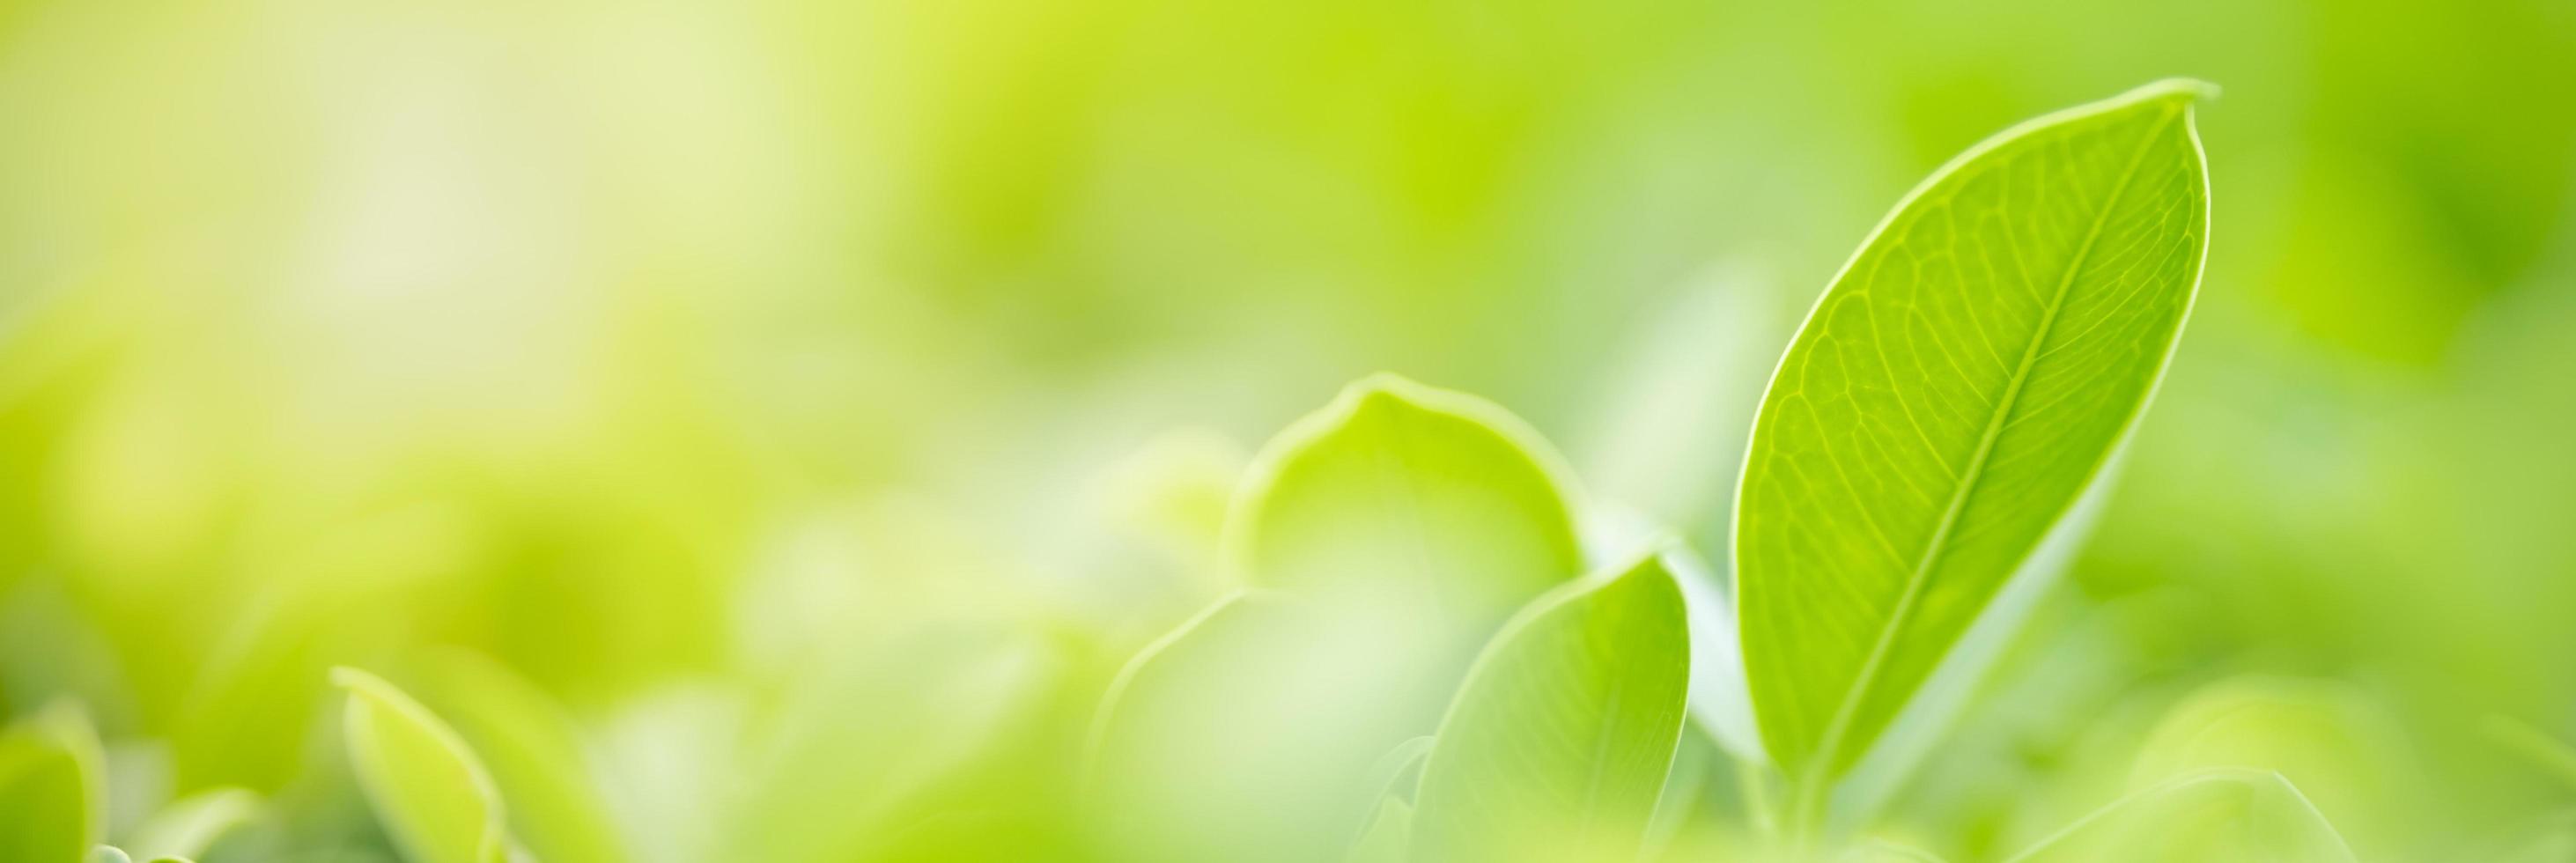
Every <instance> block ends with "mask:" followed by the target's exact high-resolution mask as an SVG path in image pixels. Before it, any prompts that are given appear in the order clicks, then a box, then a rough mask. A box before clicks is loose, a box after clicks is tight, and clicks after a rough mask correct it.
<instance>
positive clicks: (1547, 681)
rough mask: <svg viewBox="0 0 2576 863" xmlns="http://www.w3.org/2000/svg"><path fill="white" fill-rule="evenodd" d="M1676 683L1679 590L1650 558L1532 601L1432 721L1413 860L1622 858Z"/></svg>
mask: <svg viewBox="0 0 2576 863" xmlns="http://www.w3.org/2000/svg"><path fill="white" fill-rule="evenodd" d="M1689 687H1690V637H1689V625H1688V622H1687V618H1686V617H1685V614H1684V611H1683V608H1682V595H1681V590H1680V588H1679V587H1678V586H1676V585H1675V584H1674V583H1673V577H1672V575H1671V574H1670V573H1668V572H1667V571H1666V570H1665V568H1664V566H1663V564H1662V563H1661V561H1660V560H1658V559H1657V558H1654V557H1649V558H1647V559H1645V560H1643V561H1640V562H1638V563H1636V564H1635V565H1633V566H1631V567H1628V568H1627V569H1626V570H1624V571H1622V572H1619V573H1618V574H1617V575H1615V576H1613V577H1610V578H1607V579H1604V580H1600V581H1591V582H1584V583H1579V584H1573V585H1567V586H1566V587H1565V588H1563V589H1561V590H1560V592H1558V593H1556V594H1553V595H1551V596H1550V597H1549V598H1546V599H1541V600H1540V601H1538V602H1537V603H1535V604H1533V605H1532V606H1531V608H1530V610H1529V611H1527V612H1524V613H1523V615H1522V616H1521V617H1518V618H1515V619H1514V621H1513V622H1512V623H1511V624H1509V625H1507V626H1505V627H1504V629H1503V631H1502V633H1501V634H1500V635H1497V636H1495V639H1494V643H1493V645H1492V646H1490V647H1488V648H1486V651H1485V654H1484V656H1483V657H1482V658H1480V659H1478V660H1477V662H1476V667H1475V670H1474V671H1473V672H1471V673H1470V674H1469V675H1468V678H1467V683H1466V685H1465V687H1464V688H1462V689H1461V690H1460V691H1459V693H1458V699H1457V701H1456V703H1455V704H1454V705H1453V706H1451V708H1450V711H1449V716H1448V719H1447V720H1446V721H1444V722H1443V723H1442V724H1441V727H1440V735H1439V738H1438V742H1436V743H1434V744H1433V746H1432V749H1431V759H1430V761H1429V763H1428V764H1426V765H1425V766H1424V767H1423V773H1422V791H1421V794H1420V796H1419V798H1418V799H1417V802H1416V810H1417V811H1416V814H1415V816H1414V822H1413V852H1414V859H1416V860H1418V861H1433V863H1445V861H1462V863H1463V861H1476V863H1486V861H1513V860H1526V861H1532V863H1540V861H1568V860H1603V861H1613V860H1615V861H1627V860H1633V859H1635V858H1636V857H1637V853H1638V850H1639V849H1640V848H1641V847H1642V846H1643V844H1644V842H1645V837H1646V828H1647V825H1648V823H1649V822H1650V821H1651V820H1652V818H1653V817H1654V814H1655V800H1656V796H1657V795H1658V794H1659V793H1661V792H1662V791H1663V787H1664V776H1665V774H1666V773H1667V772H1668V771H1669V770H1670V769H1671V768H1672V762H1673V750H1674V746H1675V745H1676V744H1677V743H1679V741H1680V740H1681V729H1682V723H1683V720H1684V717H1685V716H1686V714H1687V705H1686V700H1687V696H1688V691H1689Z"/></svg>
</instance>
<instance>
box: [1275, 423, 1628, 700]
mask: <svg viewBox="0 0 2576 863" xmlns="http://www.w3.org/2000/svg"><path fill="white" fill-rule="evenodd" d="M1556 465H1557V462H1556V457H1555V455H1554V454H1553V453H1552V452H1551V451H1550V450H1548V449H1547V448H1546V447H1545V446H1544V445H1543V444H1541V443H1539V438H1538V435H1537V434H1536V433H1535V432H1532V431H1530V430H1529V429H1528V428H1527V427H1526V426H1524V425H1522V424H1521V422H1520V420H1518V419H1516V418H1514V417H1513V416H1511V415H1510V414H1509V413H1507V412H1505V411H1503V410H1502V409H1501V408H1499V407H1496V406H1494V405H1493V404H1492V403H1490V402H1487V401H1484V400H1483V399H1478V398H1475V397H1473V396H1468V395H1466V394H1463V393H1456V392H1450V391H1446V390H1440V389H1434V388H1431V387H1426V386H1423V385H1421V384H1417V383H1414V382H1412V381H1409V380H1405V379H1404V378H1401V377H1397V376H1395V375H1387V374H1381V375H1376V376H1373V377H1370V378H1368V379H1366V380H1363V381H1360V382H1358V383H1355V384H1352V385H1351V386H1349V387H1348V388H1345V389H1344V390H1343V391H1342V394H1341V396H1340V397H1339V398H1336V399H1334V400H1333V403H1332V404H1331V405H1330V406H1328V407H1326V408H1324V409H1323V410H1321V411H1318V412H1316V413H1314V414H1311V415H1308V416H1307V417H1305V418H1304V419H1301V420H1298V421H1297V422H1296V423H1295V424H1294V425H1291V426H1289V428H1288V430H1287V431H1284V432H1282V433H1280V435H1279V437H1278V438H1277V439H1275V440H1273V441H1271V442H1270V444H1269V446H1268V447H1266V448H1265V449H1264V450H1263V453H1262V455H1261V457H1259V458H1258V459H1256V460H1255V462H1254V464H1253V467H1252V468H1251V472H1250V475H1249V477H1248V479H1247V480H1246V482H1245V485H1244V488H1243V492H1242V494H1241V496H1240V497H1238V498H1237V499H1236V503H1235V506H1234V509H1233V511H1232V512H1231V513H1230V514H1229V516H1228V523H1227V530H1226V542H1227V543H1228V549H1227V551H1228V556H1229V558H1230V559H1231V560H1232V563H1233V565H1234V566H1235V568H1236V569H1237V571H1238V574H1239V575H1240V576H1241V577H1242V578H1243V579H1244V581H1245V582H1246V583H1248V584H1250V585H1253V586H1255V587H1261V588H1267V589H1272V590H1278V591H1281V592H1285V593H1290V594H1294V595H1298V596H1304V597H1309V598H1312V599H1316V600H1319V601H1325V602H1331V603H1335V604H1339V605H1345V606H1354V607H1363V608H1365V607H1372V606H1375V607H1378V608H1379V609H1380V610H1386V609H1385V605H1387V604H1394V605H1396V606H1397V607H1398V608H1401V609H1402V610H1404V611H1406V612H1409V613H1415V614H1423V613H1427V614H1429V615H1432V618H1431V619H1432V620H1436V621H1438V622H1439V623H1441V624H1443V625H1446V626H1452V627H1458V628H1462V629H1467V630H1473V631H1475V632H1476V633H1477V639H1478V643H1481V642H1482V636H1483V635H1484V634H1486V633H1489V632H1491V631H1492V627H1494V626H1495V625H1498V624H1500V623H1501V622H1502V620H1503V619H1504V618H1506V617H1509V616H1511V614H1512V612H1513V611H1515V610H1518V609H1519V608H1520V607H1521V605H1522V604H1523V603H1526V602H1528V601H1529V600H1530V598H1531V597H1534V596H1537V595H1538V594H1539V593H1541V592H1544V591H1546V590H1547V589H1548V588H1550V587H1553V586H1555V585H1557V584H1559V583H1562V582H1564V581H1565V580H1567V579H1569V578H1572V577H1574V576H1575V575H1578V574H1580V573H1581V571H1582V552H1581V550H1580V549H1579V547H1578V546H1577V545H1576V543H1575V533H1574V525H1573V520H1572V518H1571V517H1570V516H1569V515H1568V514H1567V511H1566V496H1565V493H1564V491H1563V488H1564V487H1565V485H1564V483H1562V482H1560V481H1559V480H1558V479H1557V477H1559V476H1561V475H1562V471H1561V470H1560V469H1559V468H1558V467H1557V466H1556ZM1424 622H1427V621H1425V620H1423V619H1420V618H1417V619H1415V620H1414V621H1413V623H1414V625H1421V624H1422V623H1424ZM1471 649H1472V648H1471Z"/></svg>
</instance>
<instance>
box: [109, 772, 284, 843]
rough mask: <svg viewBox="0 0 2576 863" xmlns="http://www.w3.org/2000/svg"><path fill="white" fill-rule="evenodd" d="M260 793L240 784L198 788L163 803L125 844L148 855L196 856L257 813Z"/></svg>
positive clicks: (247, 821) (248, 821)
mask: <svg viewBox="0 0 2576 863" xmlns="http://www.w3.org/2000/svg"><path fill="white" fill-rule="evenodd" d="M259 811H260V797H259V795H257V794H254V793H251V792H249V791H245V790H243V789H239V788H218V789H215V790H212V791H204V792H199V793H197V794H194V795H191V796H189V797H187V798H186V799H183V800H180V801H178V802H175V803H172V804H170V805H169V806H166V807H163V808H162V810H161V811H160V812H157V813H154V814H153V816H152V818H151V820H148V821H145V822H143V826H142V827H140V828H137V829H136V830H135V831H134V838H133V839H132V840H131V841H128V842H126V843H125V844H126V846H127V847H130V848H132V849H134V853H136V854H141V855H143V856H145V857H147V858H153V857H195V856H198V855H201V854H204V853H206V848H207V847H209V846H212V845H214V844H215V840H217V839H221V838H223V837H224V834H227V833H230V832H232V831H233V830H235V829H237V828H239V827H241V826H242V825H244V824H248V823H250V821H251V819H253V818H255V817H258V815H259Z"/></svg>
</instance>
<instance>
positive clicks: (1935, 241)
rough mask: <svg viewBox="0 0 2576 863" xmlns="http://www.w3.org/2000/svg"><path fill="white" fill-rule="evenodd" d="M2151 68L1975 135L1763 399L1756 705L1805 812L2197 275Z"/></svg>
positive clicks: (1908, 688) (1967, 618)
mask: <svg viewBox="0 0 2576 863" xmlns="http://www.w3.org/2000/svg"><path fill="white" fill-rule="evenodd" d="M2207 91H2208V88H2207V87H2206V86H2205V85H2200V84H2196V83H2191V82H2165V83H2159V84H2154V85H2150V86H2148V87H2145V88H2141V89H2139V90H2136V91H2133V92H2131V93H2129V94H2127V95H2123V96H2120V97H2118V98H2115V99H2111V100H2109V101H2105V102H2101V103H2096V104H2093V105H2088V106H2084V107H2080V108H2075V109H2072V110H2069V111H2065V112H2061V113H2058V114H2053V115H2050V116H2047V117H2043V118H2040V119H2038V120H2033V121H2031V122H2029V123H2025V124H2023V125H2021V126H2018V127H2015V128H2013V129H2011V130H2008V131H2006V132H2004V133H2002V134H2001V135H1998V136H1997V137H1995V138H1992V139H1990V140H1988V141H1987V142H1985V143H1983V144H1980V145H1978V146H1977V147H1975V148H1973V149H1971V150H1969V151H1968V152H1967V153H1966V154H1964V155H1962V156H1960V157H1958V158H1957V159H1955V160H1953V161H1952V162H1951V163H1950V164H1949V165H1947V166H1945V167H1943V168H1942V169H1941V170H1940V171H1938V172H1936V173H1935V174H1934V175H1933V176H1932V177H1931V178H1930V179H1928V180H1926V181H1924V183H1923V184H1922V185H1921V186H1919V187H1917V188H1916V189H1915V191H1914V192H1913V193H1912V194H1910V195H1908V196H1907V197H1906V199H1905V200H1904V201H1903V202H1902V203H1900V204H1898V205H1897V207H1896V209H1895V211H1894V212H1893V213H1891V214H1890V215H1889V216H1888V217H1887V220H1886V221H1885V222H1884V223H1882V224H1881V225H1880V227H1879V228H1878V230H1877V231H1876V232H1874V233H1873V234H1872V235H1871V236H1870V238H1869V239H1868V240H1867V241H1866V242H1865V243H1863V245H1862V247H1861V249H1860V251H1859V252H1858V253H1857V254H1856V255H1855V256H1854V257H1853V258H1852V260H1851V262H1850V263H1849V264H1847V265H1845V267H1844V269H1843V272H1842V274H1841V275H1840V276H1839V277H1837V278H1836V279H1835V280H1834V283H1833V284H1832V286H1831V287H1829V288H1828V289H1827V290H1826V292H1825V295H1824V297H1823V298H1822V299H1821V300H1820V301H1819V302H1818V303H1817V305H1816V308H1815V311H1814V312H1813V313H1812V314H1811V316H1810V317H1809V319H1808V321H1807V323H1806V325H1805V327H1804V328H1803V329H1802V330H1801V331H1800V333H1799V335H1798V337H1797V339H1796V341H1795V342H1794V343H1793V344H1792V345H1791V346H1790V348H1789V351H1788V353H1787V355H1786V356H1785V357H1783V358H1782V360H1781V364H1780V368H1779V371H1778V373H1777V374H1776V376H1775V377H1774V378H1773V380H1772V383H1771V389H1770V391H1769V392H1768V393H1767V394H1766V395H1765V396H1764V399H1763V404H1762V408H1761V413H1760V415H1759V418H1758V420H1757V421H1756V424H1755V427H1754V432H1753V437H1752V440H1751V442H1750V444H1749V446H1750V450H1751V452H1750V454H1749V455H1748V457H1747V461H1746V466H1745V475H1744V479H1743V485H1742V492H1741V495H1740V500H1739V503H1738V508H1737V510H1736V519H1737V522H1736V533H1735V561H1736V565H1737V567H1738V569H1737V572H1736V582H1737V585H1738V587H1739V590H1740V593H1741V602H1742V605H1741V609H1742V615H1743V617H1742V624H1743V638H1744V654H1745V662H1746V668H1747V673H1748V677H1749V681H1750V686H1751V689H1752V693H1753V701H1754V707H1755V711H1756V713H1757V716H1758V717H1759V723H1760V726H1761V731H1762V735H1763V738H1764V740H1765V742H1766V746H1767V748H1768V749H1769V751H1770V755H1771V758H1772V759H1773V761H1774V762H1775V763H1776V764H1777V765H1778V766H1779V767H1780V768H1781V769H1782V770H1784V771H1787V772H1788V773H1789V774H1790V775H1791V776H1792V777H1793V781H1794V782H1795V783H1796V785H1797V786H1798V788H1797V793H1798V795H1799V800H1800V805H1799V807H1798V808H1799V817H1800V818H1801V819H1802V820H1812V819H1813V818H1814V817H1816V813H1815V811H1814V810H1815V809H1816V808H1817V807H1818V806H1820V805H1821V801H1822V799H1823V796H1824V794H1825V791H1826V786H1827V785H1828V784H1829V783H1830V782H1831V781H1832V780H1833V779H1834V778H1835V777H1836V776H1838V775H1840V774H1842V773H1843V772H1845V771H1847V770H1849V769H1850V768H1851V767H1852V766H1853V765H1854V764H1855V763H1856V762H1858V761H1859V760H1860V759H1861V757H1862V756H1863V755H1864V754H1866V753H1867V752H1868V751H1869V750H1870V748H1871V745H1872V744H1873V743H1874V742H1875V741H1877V740H1878V739H1879V737H1880V735H1881V733H1882V732H1883V731H1885V730H1886V729H1887V728H1888V727H1889V725H1890V723H1892V722H1893V721H1895V720H1896V718H1897V717H1898V716H1899V714H1900V713H1902V712H1903V711H1905V709H1906V708H1907V706H1908V703H1909V700H1910V699H1911V698H1912V697H1913V696H1914V695H1915V694H1916V692H1917V690H1918V689H1919V688H1920V687H1921V686H1922V685H1923V684H1924V682H1925V680H1926V679H1928V678H1930V677H1932V676H1933V674H1934V672H1935V671H1936V670H1937V669H1939V668H1940V667H1941V666H1942V664H1943V663H1944V661H1945V660H1946V659H1948V658H1949V657H1950V656H1951V654H1952V651H1953V648H1954V646H1956V645H1957V644H1959V643H1960V642H1961V640H1962V639H1963V638H1964V637H1965V636H1966V635H1967V634H1968V633H1969V632H1970V631H1971V628H1972V626H1973V625H1975V624H1976V623H1978V621H1979V618H1980V615H1981V613H1983V612H1984V611H1985V610H1986V609H1987V608H1988V607H1989V605H1990V603H1992V602H1993V601H1994V600H1995V598H1996V596H1997V595H1998V594H1999V593H2001V592H2002V591H2003V590H2004V588H2005V587H2006V586H2007V583H2008V582H2010V581H2011V579H2013V577H2014V576H2015V573H2016V572H2017V571H2018V570H2020V569H2021V568H2022V567H2023V563H2024V561H2025V560H2027V559H2029V558H2031V556H2032V554H2033V552H2034V550H2035V549H2037V548H2039V547H2040V546H2041V544H2042V541H2043V540H2044V539H2047V538H2048V537H2049V535H2050V534H2051V531H2052V530H2055V529H2058V528H2059V527H2060V525H2061V524H2062V523H2063V522H2064V520H2065V517H2066V515H2067V513H2068V511H2069V510H2070V509H2071V508H2073V507H2074V505H2075V504H2076V502H2077V501H2078V499H2079V498H2081V497H2083V495H2084V494H2085V492H2086V491H2087V489H2088V488H2090V487H2091V486H2092V485H2093V484H2094V483H2096V482H2098V481H2100V479H2101V477H2102V474H2103V472H2104V471H2105V468H2106V466H2107V465H2108V464H2109V463H2110V462H2111V460H2112V458H2113V457H2114V455H2115V454H2116V453H2117V452H2118V451H2119V449H2120V447H2121V445H2122V443H2123V441H2125V439H2126V438H2127V436H2128V434H2129V431H2130V429H2131V427H2132V426H2133V425H2134V424H2135V422H2136V420H2137V417H2138V416H2139V414H2140V412H2141V411H2142V410H2143V408H2144V407H2145V405H2146V402H2147V400H2148V397H2149V396H2150V395H2151V394H2152V393H2153V392H2154V390H2155V386H2156V383H2157V381H2158V379H2159V378H2160V377H2161V376H2162V374H2163V372H2164V368H2165V364H2166V360H2167V358H2168V357H2169V356H2170V355H2171V353H2172V351H2173V347H2174V344H2175V341H2176V338H2177V336H2178V335H2179V333H2180V331H2181V327H2182V322H2183V318H2184V316H2185V314H2186V313H2187V312H2188V311H2189V309H2190V307H2191V303H2192V299H2193V296H2194V293H2195V290H2196V289H2197V288H2198V286H2199V282H2200V268H2201V261H2202V257H2203V252H2204V250H2205V248H2206V244H2207V225H2208V202H2209V199H2208V193H2207V188H2206V180H2205V179H2204V177H2203V169H2202V157H2201V152H2200V144H2199V141H2198V139H2197V137H2196V136H2195V133H2194V132H2193V129H2192V119H2191V108H2192V103H2193V101H2194V100H2195V99H2197V98H2199V97H2201V96H2202V95H2204V94H2205V93H2206V92H2207Z"/></svg>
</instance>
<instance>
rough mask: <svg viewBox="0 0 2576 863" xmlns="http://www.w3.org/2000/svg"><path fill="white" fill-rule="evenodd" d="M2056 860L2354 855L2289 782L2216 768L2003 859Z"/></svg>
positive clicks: (2311, 861) (2342, 858) (2343, 862)
mask: <svg viewBox="0 0 2576 863" xmlns="http://www.w3.org/2000/svg"><path fill="white" fill-rule="evenodd" d="M2061 860H2062V861H2070V863H2071V861H2083V863H2121V861H2140V863H2147V861H2157V863H2161V861H2168V860H2192V861H2200V863H2230V861H2243V863H2352V860H2353V856H2352V850H2351V849H2350V848H2348V847H2346V846H2345V845H2344V842H2343V837H2341V836H2339V835H2336V833H2335V830H2334V827H2333V825H2330V824H2328V823H2326V819H2325V816H2323V815H2319V814H2317V809H2316V807H2315V806H2312V805H2309V803H2308V799H2307V798H2306V797H2305V796H2302V795H2300V794H2299V789H2298V788H2296V787H2294V786H2292V785H2291V784H2290V781H2289V780H2287V779H2283V778H2281V775H2280V774H2278V773H2270V772H2266V771H2260V770H2243V769H2235V768H2221V769H2216V770H2207V771H2201V772H2198V773H2193V774H2190V775H2186V776H2181V777H2177V778H2175V779H2172V780H2169V781H2166V782H2164V783H2161V784H2158V785H2156V786H2154V787H2151V788H2148V789H2146V790H2143V791H2140V792H2138V793H2136V794H2132V795H2130V796H2128V797H2125V798H2122V799H2120V800H2119V801H2117V802H2114V803H2112V804H2111V805H2109V806H2106V807H2103V808H2102V809H2100V810H2098V811H2095V812H2094V813H2093V814H2091V815H2087V816H2085V817H2084V818H2083V819H2082V820H2080V821H2077V822H2075V824H2074V825H2073V826H2070V827H2068V828H2066V829H2065V830H2064V831H2062V832H2059V833H2058V834H2057V835H2055V836H2052V837H2049V838H2048V839H2046V840H2043V841H2041V842H2040V843H2039V844H2038V845H2036V846H2034V847H2032V848H2031V849H2030V850H2027V851H2024V852H2022V853H2021V854H2019V855H2017V856H2015V857H2013V858H2012V860H2010V861H2008V863H2051V861H2061Z"/></svg>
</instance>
